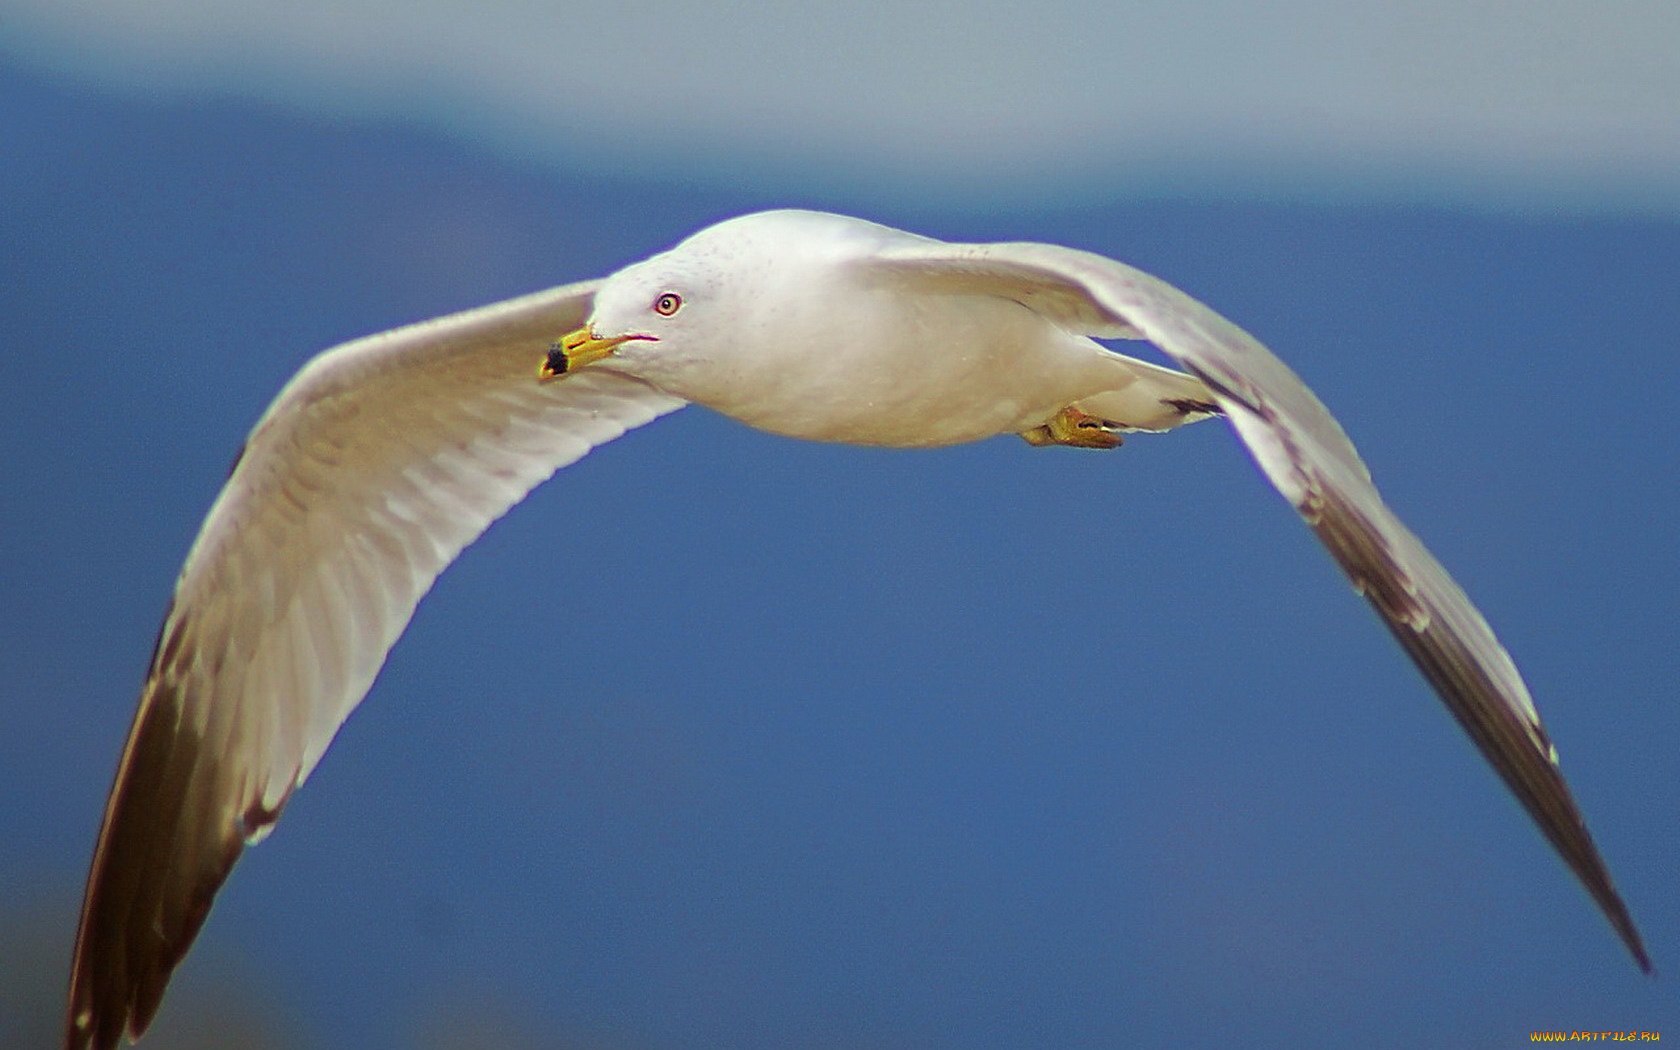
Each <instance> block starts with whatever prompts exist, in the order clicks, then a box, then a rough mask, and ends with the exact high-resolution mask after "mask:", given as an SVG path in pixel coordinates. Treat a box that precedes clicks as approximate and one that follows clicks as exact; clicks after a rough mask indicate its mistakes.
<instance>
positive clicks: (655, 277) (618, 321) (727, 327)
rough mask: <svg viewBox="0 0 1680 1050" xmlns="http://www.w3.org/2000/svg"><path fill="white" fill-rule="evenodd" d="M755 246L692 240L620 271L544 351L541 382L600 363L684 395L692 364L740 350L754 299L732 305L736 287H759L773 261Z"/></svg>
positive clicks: (730, 239)
mask: <svg viewBox="0 0 1680 1050" xmlns="http://www.w3.org/2000/svg"><path fill="white" fill-rule="evenodd" d="M713 229H714V230H718V229H719V228H717V227H714V228H713ZM707 232H710V231H707ZM720 232H727V231H720ZM754 247H755V245H754V244H753V242H752V241H751V240H743V239H741V238H739V237H727V236H724V237H719V236H716V235H714V236H696V237H691V238H690V239H689V240H687V241H684V242H683V243H681V244H679V245H677V246H676V247H675V248H672V249H671V250H670V251H667V252H664V253H662V254H660V255H656V256H654V257H652V258H651V259H647V260H645V261H643V262H639V263H636V264H634V265H631V266H627V267H625V268H624V269H622V270H620V271H618V272H617V273H615V274H613V275H612V276H611V277H608V278H607V279H606V280H605V281H603V282H602V284H601V287H600V288H599V289H597V290H596V292H595V298H594V302H593V304H592V307H591V310H590V314H589V322H588V323H587V324H585V325H584V326H583V327H582V328H579V329H577V330H576V331H574V332H570V333H567V334H566V335H564V336H561V337H560V338H559V339H558V340H556V341H555V343H554V344H553V345H552V346H551V347H550V348H549V351H548V357H547V360H546V361H545V362H544V363H543V365H542V367H541V369H540V370H539V373H538V374H539V376H540V377H541V378H543V379H554V378H558V377H559V376H561V375H564V374H567V373H570V372H575V371H577V370H579V369H582V368H588V367H590V366H592V365H595V364H597V363H600V364H603V365H604V366H606V367H610V368H612V369H613V370H614V371H619V372H625V373H628V374H631V375H635V376H638V377H640V378H642V379H646V380H648V381H649V382H652V383H654V384H656V385H659V386H662V387H665V388H666V389H669V390H671V391H672V392H673V393H678V394H679V395H688V394H689V393H690V392H689V391H686V390H685V389H684V387H685V385H686V384H685V383H684V379H685V378H687V377H689V376H690V374H691V373H692V371H693V369H694V367H695V366H696V365H699V364H710V363H714V362H719V361H726V360H729V359H730V358H732V357H733V356H735V354H736V352H737V351H738V349H739V342H740V339H741V336H742V327H743V324H744V323H750V318H751V317H752V315H753V313H754V311H753V309H752V305H753V304H752V302H751V299H752V298H753V297H750V296H749V297H746V300H745V301H738V300H743V296H742V294H741V289H745V288H752V287H755V286H758V285H761V284H762V280H761V279H760V277H761V273H762V270H763V269H765V268H767V267H769V266H770V263H771V260H770V259H769V258H768V257H767V256H765V254H764V253H763V252H760V251H754V250H753V248H754Z"/></svg>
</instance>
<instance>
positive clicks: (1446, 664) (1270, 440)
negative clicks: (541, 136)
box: [877, 242, 1651, 972]
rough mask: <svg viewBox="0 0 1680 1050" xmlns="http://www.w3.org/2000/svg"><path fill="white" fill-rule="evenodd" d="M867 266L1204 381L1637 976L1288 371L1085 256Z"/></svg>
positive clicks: (900, 253) (1641, 954) (925, 255)
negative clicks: (1530, 822) (1169, 361)
mask: <svg viewBox="0 0 1680 1050" xmlns="http://www.w3.org/2000/svg"><path fill="white" fill-rule="evenodd" d="M877 265H880V266H883V267H886V268H888V269H890V270H891V271H893V272H894V274H895V275H896V276H898V277H900V278H904V279H908V280H911V281H912V282H915V283H917V284H919V285H920V286H921V287H924V288H926V289H928V290H938V289H945V290H949V291H952V292H967V293H979V294H990V295H997V296H1002V297H1005V298H1009V299H1014V300H1016V301H1018V302H1020V303H1022V304H1023V305H1025V306H1028V307H1030V308H1031V309H1033V310H1036V311H1037V312H1039V313H1040V314H1043V315H1044V316H1046V317H1048V318H1050V319H1052V320H1054V321H1055V322H1057V323H1058V324H1060V325H1062V326H1064V327H1066V328H1068V329H1070V330H1073V331H1076V332H1081V333H1084V334H1086V335H1092V336H1098V337H1110V338H1137V336H1138V335H1139V334H1141V335H1142V336H1143V337H1144V338H1146V339H1148V340H1149V341H1150V342H1152V343H1154V344H1156V345H1157V346H1159V347H1160V348H1161V349H1162V350H1164V351H1166V352H1167V353H1168V354H1169V355H1170V356H1172V357H1173V358H1174V359H1175V360H1177V362H1178V363H1179V364H1180V365H1182V366H1183V367H1184V368H1185V369H1186V370H1187V371H1189V372H1191V373H1193V374H1194V375H1195V376H1196V377H1197V378H1199V379H1201V380H1202V381H1203V382H1204V383H1206V384H1207V385H1208V388H1209V389H1211V390H1212V391H1213V392H1214V394H1215V396H1216V397H1217V398H1218V399H1219V402H1220V404H1221V405H1222V406H1224V409H1225V413H1226V416H1227V418H1229V419H1230V421H1231V425H1232V426H1233V427H1235V428H1236V431H1237V434H1238V436H1239V437H1241V438H1242V440H1243V443H1244V444H1245V445H1247V446H1248V450H1249V452H1250V453H1251V454H1252V455H1253V456H1254V459H1255V462H1257V463H1258V464H1259V465H1260V469H1261V470H1263V471H1265V473H1266V476H1267V477H1268V478H1270V479H1271V481H1272V484H1273V485H1275V486H1277V489H1278V491H1279V492H1281V493H1282V494H1283V496H1284V498H1285V499H1287V500H1288V501H1289V502H1290V503H1291V504H1293V505H1294V507H1295V509H1296V510H1297V511H1299V512H1300V514H1301V517H1302V518H1304V519H1306V522H1307V524H1308V525H1310V526H1312V529H1313V531H1314V532H1316V533H1317V534H1318V538H1319V539H1320V540H1322V541H1323V543H1324V545H1325V547H1327V548H1329V551H1330V553H1331V555H1332V556H1333V557H1334V558H1335V559H1336V561H1337V562H1338V563H1339V564H1340V565H1341V567H1342V570H1343V571H1344V572H1346V573H1347V575H1348V578H1349V579H1351V580H1352V581H1353V586H1354V589H1355V590H1357V591H1358V592H1359V593H1360V594H1363V595H1364V596H1365V597H1366V598H1367V599H1368V600H1369V601H1370V603H1371V605H1372V606H1374V607H1375V608H1376V610H1377V613H1378V614H1379V615H1380V616H1381V617H1382V619H1383V622H1384V623H1385V624H1387V625H1388V628H1389V630H1390V631H1392V632H1393V633H1394V636H1395V638H1397V639H1399V641H1400V644H1401V646H1403V647H1404V648H1405V650H1406V652H1407V653H1408V654H1409V655H1410V656H1411V658H1412V660H1413V661H1414V662H1416V664H1417V665H1418V667H1419V668H1420V669H1422V671H1423V673H1424V676H1425V677H1426V678H1428V679H1429V681H1430V684H1432V685H1433V686H1434V687H1435V691H1436V692H1437V693H1439V694H1440V696H1441V699H1442V700H1443V701H1444V702H1445V703H1446V705H1447V708H1448V710H1450V711H1451V712H1452V713H1453V717H1455V718H1457V719H1458V722H1459V724H1460V725H1462V726H1463V727H1464V729H1465V731H1466V732H1467V733H1469V734H1470V738H1471V739H1472V740H1474V741H1475V742H1476V746H1477V747H1478V748H1480V749H1481V752H1482V754H1483V755H1484V756H1486V757H1487V760H1488V761H1489V762H1491V763H1492V764H1493V767H1494V768H1495V769H1496V770H1498V771H1499V775H1500V776H1501V777H1503V778H1504V779H1505V783H1506V784H1508V785H1510V788H1511V790H1512V791H1513V792H1515V793H1516V796H1517V798H1518V799H1519V800H1520V801H1521V802H1522V804H1523V806H1524V807H1526V808H1527V809H1528V812H1529V813H1530V815H1532V816H1533V817H1534V820H1535V821H1536V822H1537V823H1538V824H1539V825H1540V829H1541V830H1542V831H1543V832H1545V834H1546V837H1547V838H1548V839H1550V840H1551V843H1552V845H1553V846H1554V847H1556V849H1557V851H1558V852H1559V853H1560V854H1562V855H1563V859H1564V860H1565V861H1566V862H1567V863H1568V864H1569V866H1570V868H1571V869H1573V870H1574V872H1575V874H1576V876H1577V877H1578V878H1579V879H1580V880H1581V882H1582V884H1583V885H1585V886H1586V888H1587V892H1588V893H1590V894H1592V896H1593V899H1594V900H1596V901H1597V902H1598V905H1599V907H1600V908H1602V909H1603V910H1604V914H1605V915H1606V916H1607V917H1608V918H1609V920H1610V924H1611V925H1612V926H1614V927H1615V929H1616V932H1617V934H1619V935H1620V936H1621V938H1622V941H1623V942H1624V943H1625V944H1626V945H1627V947H1628V950H1629V951H1631V952H1632V953H1633V956H1634V958H1635V959H1636V960H1638V962H1639V965H1640V967H1641V968H1643V969H1644V970H1646V971H1647V972H1649V971H1650V969H1651V961H1650V958H1649V957H1648V956H1647V955H1646V953H1645V947H1644V945H1643V943H1642V942H1641V940H1640V937H1639V931H1638V930H1637V929H1636V928H1635V927H1634V924H1633V919H1632V918H1631V917H1630V916H1629V914H1628V910H1627V906H1626V905H1625V904H1623V903H1622V899H1621V897H1620V895H1618V894H1617V892H1616V888H1615V886H1614V885H1613V884H1612V883H1611V880H1610V872H1609V870H1608V869H1607V868H1606V867H1605V864H1604V860H1603V858H1602V857H1600V856H1599V853H1598V848H1597V847H1596V846H1594V845H1593V840H1592V836H1591V835H1589V834H1588V833H1587V828H1586V824H1585V822H1584V821H1583V819H1582V817H1581V813H1580V810H1578V809H1577V808H1576V806H1575V801H1574V799H1573V798H1572V797H1571V796H1570V793H1569V788H1568V785H1566V784H1565V783H1564V780H1563V775H1562V773H1560V772H1559V770H1558V765H1557V752H1556V750H1555V749H1554V748H1553V747H1552V744H1551V741H1550V740H1549V739H1548V738H1547V736H1546V730H1545V728H1544V727H1543V726H1542V725H1541V724H1540V716H1539V714H1538V713H1536V711H1535V710H1534V703H1533V701H1532V700H1530V698H1529V695H1528V688H1527V687H1526V686H1525V685H1524V684H1523V680H1522V676H1521V675H1519V674H1518V673H1517V669H1516V667H1515V665H1513V664H1512V663H1511V658H1510V656H1509V655H1507V654H1506V652H1505V649H1504V648H1503V647H1502V646H1501V645H1500V644H1499V640H1498V639H1497V638H1495V637H1494V635H1493V631H1492V630H1491V629H1490V628H1489V627H1488V625H1487V621H1486V620H1484V619H1483V618H1482V615H1481V613H1479V612H1477V611H1476V607H1475V606H1474V605H1472V604H1471V603H1470V599H1469V598H1467V597H1466V596H1465V594H1464V591H1463V590H1461V589H1460V588H1459V586H1458V584H1456V583H1454V582H1453V580H1452V577H1450V576H1448V575H1447V572H1446V570H1445V569H1443V568H1442V567H1441V565H1440V563H1439V562H1437V561H1436V560H1435V558H1434V556H1433V555H1431V554H1430V553H1429V551H1428V550H1427V549H1425V548H1424V546H1423V544H1422V543H1420V542H1419V541H1418V539H1417V537H1415V536H1413V535H1412V534H1411V532H1410V531H1408V530H1407V528H1406V527H1405V526H1404V525H1402V524H1401V523H1400V519H1398V518H1396V517H1395V516H1394V512H1393V511H1391V510H1389V509H1388V506H1387V505H1386V504H1384V503H1383V501H1382V497H1381V496H1380V495H1379V494H1378V493H1377V490H1376V488H1375V486H1373V485H1372V484H1371V475H1370V472H1369V471H1367V470H1366V469H1365V464H1364V463H1363V462H1361V461H1360V459H1359V454H1358V453H1357V452H1355V451H1354V448H1353V445H1352V443H1350V442H1349V441H1348V439H1347V435H1346V434H1344V433H1343V432H1342V428H1341V426H1340V425H1338V424H1337V422H1336V420H1335V418H1334V417H1332V416H1331V415H1330V412H1329V410H1327V409H1326V408H1325V407H1324V405H1323V404H1322V403H1321V402H1320V401H1319V400H1318V398H1317V397H1315V396H1314V395H1313V393H1312V391H1311V390H1309V389H1308V388H1307V386H1306V384H1304V383H1302V382H1301V380H1300V379H1299V377H1297V376H1296V375H1295V373H1294V372H1292V371H1290V370H1289V368H1288V366H1286V365H1285V364H1284V363H1283V362H1282V361H1279V360H1278V359H1277V358H1276V357H1275V356H1273V355H1272V353H1271V351H1269V350H1267V349H1266V348H1265V347H1264V346H1262V345H1260V343H1259V342H1258V341H1256V340H1255V339H1254V337H1253V336H1250V335H1249V334H1248V333H1247V332H1244V331H1243V330H1242V329H1240V328H1238V327H1237V326H1236V325H1233V324H1232V323H1231V322H1229V321H1227V320H1225V318H1223V317H1221V316H1219V315H1218V314H1216V313H1214V312H1213V311H1212V310H1210V309H1208V308H1207V307H1206V306H1203V305H1202V304H1201V303H1199V302H1197V301H1196V300H1194V299H1192V298H1190V297H1189V296H1187V295H1185V294H1184V293H1183V292H1181V291H1179V290H1178V289H1176V288H1174V287H1173V286H1172V285H1169V284H1167V283H1165V282H1164V281H1161V280H1159V279H1158V278H1155V277H1151V276H1150V275H1149V274H1146V273H1143V272H1141V271H1139V270H1135V269H1133V268H1131V267H1129V266H1126V265H1124V264H1122V263H1118V262H1115V261H1114V260H1112V259H1108V258H1105V257H1103V256H1100V255H1093V254H1091V253H1089V252H1082V251H1077V250H1075V249H1071V248H1060V247H1056V246H1053V245H1046V244H941V243H938V242H918V243H915V244H906V245H903V246H902V247H895V248H890V249H887V250H886V251H885V253H884V257H883V258H882V260H881V261H880V262H879V263H878V264H877Z"/></svg>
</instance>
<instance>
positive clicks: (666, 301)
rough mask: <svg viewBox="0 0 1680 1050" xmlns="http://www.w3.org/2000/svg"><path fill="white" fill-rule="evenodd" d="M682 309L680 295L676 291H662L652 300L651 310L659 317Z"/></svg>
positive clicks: (668, 315) (667, 315)
mask: <svg viewBox="0 0 1680 1050" xmlns="http://www.w3.org/2000/svg"><path fill="white" fill-rule="evenodd" d="M680 309H682V296H680V295H678V294H677V293H676V292H663V293H661V294H660V296H659V298H657V299H655V300H654V301H653V312H654V313H656V314H658V315H660V316H661V317H670V316H671V315H672V314H674V313H676V312H677V311H678V310H680Z"/></svg>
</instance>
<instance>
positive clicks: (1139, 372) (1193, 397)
mask: <svg viewBox="0 0 1680 1050" xmlns="http://www.w3.org/2000/svg"><path fill="white" fill-rule="evenodd" d="M1114 356H1115V358H1116V359H1117V362H1118V363H1119V364H1122V365H1123V366H1125V369H1126V372H1127V374H1128V376H1129V378H1130V382H1128V383H1126V385H1125V386H1122V387H1121V388H1119V389H1118V390H1105V391H1103V392H1102V393H1100V394H1094V395H1092V396H1091V397H1088V398H1085V399H1084V400H1082V401H1078V402H1075V403H1074V407H1075V408H1077V409H1079V410H1080V411H1081V412H1088V413H1090V414H1091V415H1093V416H1097V417H1099V418H1101V419H1107V420H1113V421H1114V422H1115V423H1118V424H1119V425H1120V427H1119V429H1121V430H1148V431H1155V432H1159V431H1162V430H1171V429H1172V428H1174V427H1176V426H1180V425H1182V424H1184V423H1194V422H1195V421H1196V420H1198V419H1206V418H1208V417H1209V416H1217V415H1222V414H1223V413H1222V412H1221V410H1220V408H1219V404H1218V402H1216V401H1215V400H1214V398H1213V392H1212V391H1210V390H1209V389H1208V388H1207V386H1206V385H1204V384H1203V383H1202V381H1201V380H1200V379H1197V378H1196V377H1195V376H1192V375H1186V374H1185V373H1183V372H1175V371H1173V370H1172V369H1170V368H1162V367H1161V366H1160V365H1153V364H1150V363H1149V362H1148V361H1139V360H1138V359H1136V358H1134V357H1126V356H1125V355H1123V354H1115V355H1114Z"/></svg>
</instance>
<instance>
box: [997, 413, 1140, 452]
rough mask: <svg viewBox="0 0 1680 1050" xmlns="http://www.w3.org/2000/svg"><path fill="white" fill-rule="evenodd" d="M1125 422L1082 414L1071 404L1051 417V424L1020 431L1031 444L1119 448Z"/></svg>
mask: <svg viewBox="0 0 1680 1050" xmlns="http://www.w3.org/2000/svg"><path fill="white" fill-rule="evenodd" d="M1124 425H1125V424H1123V423H1116V422H1114V421H1113V420H1111V419H1103V418H1102V417H1100V416H1093V415H1091V414H1090V413H1089V412H1081V411H1080V410H1079V409H1077V408H1074V407H1073V406H1072V405H1069V406H1068V407H1066V408H1064V409H1062V410H1061V411H1060V412H1057V413H1056V414H1055V415H1054V416H1051V417H1050V422H1048V423H1045V424H1044V425H1043V426H1037V427H1033V428H1032V429H1031V430H1023V431H1021V437H1022V438H1024V439H1025V440H1026V442H1027V444H1029V445H1070V446H1072V447H1073V448H1119V447H1120V445H1121V444H1122V439H1121V437H1120V428H1121V427H1122V426H1124Z"/></svg>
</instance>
